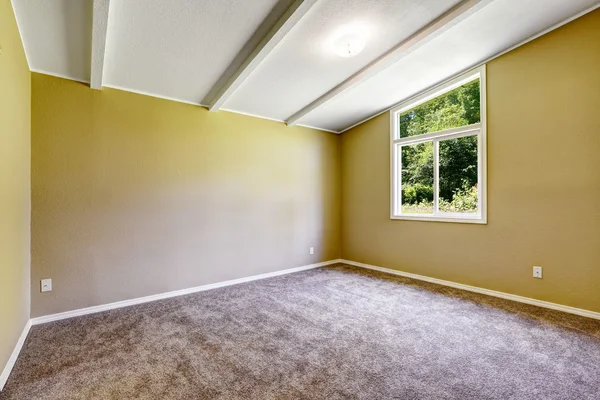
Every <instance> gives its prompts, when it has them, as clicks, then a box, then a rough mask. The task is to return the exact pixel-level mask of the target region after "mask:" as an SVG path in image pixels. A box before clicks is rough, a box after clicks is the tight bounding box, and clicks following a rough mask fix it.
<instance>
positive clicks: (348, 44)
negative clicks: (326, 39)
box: [334, 35, 365, 57]
mask: <svg viewBox="0 0 600 400" xmlns="http://www.w3.org/2000/svg"><path fill="white" fill-rule="evenodd" d="M334 48H335V54H337V55H338V56H340V57H354V56H355V55H357V54H359V53H360V52H361V51H363V49H364V48H365V39H364V38H362V37H360V36H358V35H345V36H342V37H341V38H339V39H337V40H336V41H335V43H334Z"/></svg>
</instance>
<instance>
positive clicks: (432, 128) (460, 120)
mask: <svg viewBox="0 0 600 400" xmlns="http://www.w3.org/2000/svg"><path fill="white" fill-rule="evenodd" d="M399 118H400V121H399V126H400V137H401V138H404V137H409V136H415V135H422V134H424V133H429V132H437V131H442V130H444V129H450V128H458V127H460V126H465V125H471V124H476V123H478V122H481V118H480V107H479V78H478V79H476V80H474V81H472V82H469V83H466V84H464V85H463V86H460V87H457V88H456V89H454V90H451V91H450V92H447V93H444V94H442V95H440V96H438V97H436V98H435V99H432V100H429V101H428V102H427V103H423V104H421V105H419V106H417V107H415V108H413V109H412V110H409V111H405V112H404V113H402V114H400V116H399Z"/></svg>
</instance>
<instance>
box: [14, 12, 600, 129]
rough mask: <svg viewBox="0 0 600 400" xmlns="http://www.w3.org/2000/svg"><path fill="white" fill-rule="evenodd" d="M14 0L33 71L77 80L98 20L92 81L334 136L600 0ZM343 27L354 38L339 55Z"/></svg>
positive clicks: (83, 75)
mask: <svg viewBox="0 0 600 400" xmlns="http://www.w3.org/2000/svg"><path fill="white" fill-rule="evenodd" d="M12 1H13V5H14V8H15V12H16V15H17V21H18V23H19V29H20V31H21V34H22V37H23V42H24V45H25V50H26V53H27V58H28V61H29V66H30V68H31V70H32V71H37V72H42V73H47V74H51V75H57V76H62V77H66V78H69V79H75V80H79V81H84V82H89V80H90V74H91V72H90V70H91V62H90V60H91V59H92V45H91V43H92V26H93V24H94V23H96V24H107V33H106V47H105V52H104V54H102V53H100V54H96V53H95V58H94V59H95V60H97V59H98V57H100V59H102V57H104V64H103V73H101V74H100V75H99V76H100V79H101V81H102V84H103V85H104V86H110V87H117V88H121V89H124V90H130V91H134V92H139V93H145V94H149V95H154V96H157V97H164V98H169V99H173V100H177V101H183V102H188V103H193V104H198V105H205V106H207V105H209V103H210V102H211V100H215V99H214V97H215V96H217V97H218V96H219V94H223V93H225V94H223V95H222V97H220V98H219V100H220V101H219V102H217V103H216V104H219V105H220V104H222V107H221V106H220V107H221V108H222V109H226V110H230V111H235V112H241V113H247V114H252V115H257V116H260V117H265V118H271V119H276V120H288V119H290V117H292V116H295V117H296V116H297V117H298V118H299V119H298V123H299V124H303V125H308V126H314V127H317V128H319V129H324V130H331V131H335V132H340V131H343V130H345V129H346V128H348V127H350V126H352V125H354V124H356V123H357V122H360V121H362V120H365V119H366V118H369V117H371V116H373V115H375V114H377V113H379V112H381V111H384V110H386V109H387V108H389V107H391V106H393V105H394V104H396V103H398V102H400V101H402V100H403V99H406V98H407V97H409V96H411V95H413V94H415V93H417V92H419V91H421V90H423V89H425V88H427V87H429V86H431V85H434V84H435V83H437V82H440V81H442V80H444V79H447V78H449V77H451V76H452V75H455V74H457V73H459V72H461V71H464V70H465V69H468V68H470V67H473V66H475V65H477V64H478V63H481V62H483V61H485V60H486V59H488V58H490V57H493V56H494V55H496V54H499V53H501V52H503V51H505V50H506V49H508V48H511V47H513V46H515V45H516V44H518V43H520V42H522V41H525V40H527V39H529V38H531V37H532V36H534V35H536V34H538V33H540V32H542V31H544V30H546V29H548V28H550V27H552V26H554V25H556V24H559V23H561V22H563V21H565V20H567V19H569V18H571V17H573V16H575V15H577V14H579V13H581V12H583V11H585V10H589V9H590V8H592V7H594V6H598V4H599V1H598V0H569V1H565V0H480V1H477V0H463V1H461V0H377V1H375V0H371V1H369V0H304V2H302V1H301V0H251V1H248V0H219V1H215V0H144V1H134V0H110V6H109V12H108V14H107V15H108V20H107V21H106V19H104V20H102V19H98V17H97V16H96V15H94V16H93V12H92V10H93V7H92V4H93V0H52V1H40V0H12ZM96 1H103V2H106V0H96ZM463 8H464V10H463ZM100 18H102V17H100ZM104 18H106V17H105V16H104ZM94 20H96V22H94ZM98 21H99V22H98ZM431 26H434V27H435V29H434V28H430V27H431ZM348 29H349V30H351V31H352V32H358V33H360V34H361V35H363V36H364V37H365V39H366V47H365V50H364V51H363V52H362V53H361V54H359V55H358V56H356V57H353V58H341V57H338V56H336V55H335V54H333V52H332V50H331V42H332V40H333V39H334V38H335V37H336V35H339V34H340V33H341V32H343V31H345V30H348ZM99 31H100V32H102V31H103V30H102V29H100V30H99ZM406 43H408V44H410V46H408V44H406ZM405 44H406V45H405ZM402 46H404V47H402ZM100 47H102V46H100ZM250 61H251V62H250ZM371 63H372V64H371ZM370 64H371V65H370ZM375 64H377V65H375ZM95 65H102V64H101V63H100V64H95ZM376 67H377V68H376ZM94 76H95V77H96V76H98V75H94ZM349 82H350V83H352V84H349ZM227 88H229V90H225V89H227ZM332 93H333V94H332ZM213 104H214V103H213ZM214 108H219V107H214Z"/></svg>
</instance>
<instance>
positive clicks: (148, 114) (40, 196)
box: [32, 74, 340, 316]
mask: <svg viewBox="0 0 600 400" xmlns="http://www.w3.org/2000/svg"><path fill="white" fill-rule="evenodd" d="M33 85H34V88H33V96H34V99H33V146H32V148H33V150H32V152H33V153H32V154H33V159H34V162H33V171H32V173H33V276H32V280H33V282H32V286H33V287H35V288H36V289H37V285H38V282H39V279H42V278H44V277H49V278H53V279H54V288H55V289H54V291H53V292H52V293H51V294H49V295H48V294H44V295H41V294H39V293H37V291H36V293H35V295H34V299H33V312H32V315H33V316H39V315H45V314H49V313H55V312H60V311H65V310H71V309H76V308H81V307H87V306H91V305H97V304H104V303H108V302H113V301H118V300H124V299H129V298H134V297H139V296H145V295H149V294H155V293H160V292H165V291H169V290H176V289H181V288H187V287H193V286H198V285H202V284H207V283H212V282H218V281H223V280H227V279H234V278H240V277H244V276H249V275H254V274H259V273H264V272H271V271H275V270H278V269H285V268H291V267H296V266H300V265H306V264H311V263H315V262H320V261H325V260H331V259H336V258H338V257H339V243H338V240H339V208H340V207H339V202H340V197H339V152H338V150H339V149H338V145H339V143H338V139H339V138H338V137H337V136H335V135H333V134H328V133H323V132H318V131H313V130H309V129H305V128H287V127H285V126H284V125H282V124H279V123H275V122H271V121H264V120H258V119H255V118H251V117H245V116H240V115H236V114H231V113H225V112H222V113H208V112H207V111H206V110H204V109H202V108H199V107H194V106H190V105H184V104H178V103H173V102H169V101H165V100H159V99H154V98H150V97H145V96H140V95H136V94H131V93H125V92H121V91H117V90H111V89H104V90H103V91H102V92H92V91H90V89H89V88H85V87H83V86H82V85H78V84H76V83H73V82H68V81H65V80H61V79H57V78H52V77H47V76H42V75H38V74H35V75H34V79H33ZM59 87H60V89H59ZM57 89H59V90H57ZM65 110H70V111H69V112H68V113H67V112H65ZM311 246H314V247H315V250H316V251H315V255H313V256H311V255H309V251H308V249H309V247H311Z"/></svg>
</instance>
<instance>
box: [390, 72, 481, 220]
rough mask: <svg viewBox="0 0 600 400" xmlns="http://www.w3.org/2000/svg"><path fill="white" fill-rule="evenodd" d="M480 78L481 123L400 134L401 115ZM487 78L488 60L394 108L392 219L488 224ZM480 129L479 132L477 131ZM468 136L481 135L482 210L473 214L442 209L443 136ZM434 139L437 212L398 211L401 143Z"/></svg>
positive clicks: (392, 132) (479, 194)
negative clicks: (441, 156) (441, 149)
mask: <svg viewBox="0 0 600 400" xmlns="http://www.w3.org/2000/svg"><path fill="white" fill-rule="evenodd" d="M477 78H479V84H480V92H479V93H480V103H479V104H480V107H481V110H480V116H481V120H480V122H479V123H477V124H472V125H466V126H461V127H458V128H450V129H445V130H442V131H438V132H430V133H426V134H423V135H418V136H410V137H407V138H400V137H399V132H400V130H399V126H398V123H399V118H398V115H399V114H401V113H403V112H405V111H408V110H411V109H413V108H415V107H417V106H419V105H421V104H423V103H426V102H428V101H429V100H432V99H434V98H436V97H438V96H440V95H442V94H444V93H447V92H449V91H451V90H453V89H456V88H458V87H460V86H462V85H464V84H465V83H468V82H470V81H472V80H474V79H477ZM486 87H487V82H486V69H485V64H484V65H482V66H480V67H478V68H475V69H473V70H470V71H469V72H466V73H464V74H461V75H458V76H456V77H454V78H451V79H450V80H447V81H446V82H444V83H442V84H440V85H437V86H435V87H433V88H431V89H428V90H426V91H424V92H421V93H419V94H417V95H415V96H413V97H411V98H409V99H407V100H405V101H403V102H402V103H400V104H399V105H397V106H396V107H394V108H392V109H391V110H390V219H392V220H411V221H433V222H458V223H470V224H487V115H486V114H487V103H486V99H487V90H486ZM475 131H478V132H477V133H475V134H474V133H473V132H475ZM465 136H477V138H478V139H477V140H478V143H477V170H478V182H477V188H478V191H479V193H478V198H479V213H478V214H475V215H469V214H466V213H464V214H463V213H439V212H438V210H437V207H438V201H437V199H438V192H439V185H438V182H439V164H438V158H439V142H440V141H443V140H449V139H455V138H459V137H465ZM429 141H432V142H433V146H434V156H433V162H434V214H411V215H406V214H401V213H400V212H398V213H396V211H397V210H399V205H400V202H401V199H402V191H401V188H402V182H401V177H402V174H401V173H399V171H398V166H399V165H400V164H399V163H398V161H399V160H398V157H400V156H401V154H402V152H401V150H400V149H401V147H402V146H408V145H414V144H418V143H423V142H429Z"/></svg>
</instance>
